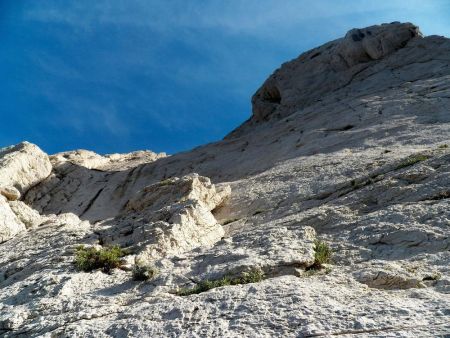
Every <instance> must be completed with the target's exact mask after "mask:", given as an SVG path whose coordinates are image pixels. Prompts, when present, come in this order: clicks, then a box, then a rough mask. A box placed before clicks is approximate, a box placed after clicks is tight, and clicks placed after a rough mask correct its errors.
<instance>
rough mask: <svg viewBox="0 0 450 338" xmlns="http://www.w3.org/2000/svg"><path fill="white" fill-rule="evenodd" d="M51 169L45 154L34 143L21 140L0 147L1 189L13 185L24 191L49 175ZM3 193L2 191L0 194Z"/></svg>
mask: <svg viewBox="0 0 450 338" xmlns="http://www.w3.org/2000/svg"><path fill="white" fill-rule="evenodd" d="M51 170H52V165H51V163H50V160H49V159H48V156H47V154H45V153H44V152H43V151H42V150H41V149H39V148H38V147H37V146H35V145H34V144H31V143H28V142H23V143H20V144H18V145H16V146H11V147H7V148H2V149H0V185H1V186H2V187H4V188H0V190H2V191H7V190H3V189H5V188H7V189H9V190H11V187H14V188H16V189H17V190H19V192H20V193H24V192H25V191H27V189H29V188H31V187H32V186H34V185H36V184H37V183H39V182H40V181H42V180H43V179H45V178H46V177H47V176H48V175H50V172H51ZM4 194H5V193H4V192H2V195H4ZM15 194H16V193H15ZM13 199H14V198H13Z"/></svg>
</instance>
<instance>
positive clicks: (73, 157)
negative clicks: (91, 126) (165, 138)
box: [50, 149, 167, 171]
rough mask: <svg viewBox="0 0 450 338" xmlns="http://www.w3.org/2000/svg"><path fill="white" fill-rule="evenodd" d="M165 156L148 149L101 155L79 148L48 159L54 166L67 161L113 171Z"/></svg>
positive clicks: (90, 167) (86, 166)
mask: <svg viewBox="0 0 450 338" xmlns="http://www.w3.org/2000/svg"><path fill="white" fill-rule="evenodd" d="M166 156H167V155H166V154H165V153H159V154H157V153H154V152H152V151H148V150H145V151H135V152H132V153H128V154H108V155H104V156H102V155H99V154H96V153H94V152H93V151H88V150H83V149H80V150H75V151H67V152H64V153H58V154H55V155H52V156H50V160H51V162H52V164H53V165H54V166H56V167H57V166H61V165H63V164H64V163H67V162H69V163H71V164H74V165H78V166H81V167H84V168H87V169H97V170H102V171H108V170H110V171H113V170H125V169H128V168H133V167H136V166H138V165H139V164H143V163H150V162H153V161H156V160H157V159H159V158H163V157H166Z"/></svg>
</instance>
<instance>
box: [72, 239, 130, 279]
mask: <svg viewBox="0 0 450 338" xmlns="http://www.w3.org/2000/svg"><path fill="white" fill-rule="evenodd" d="M123 256H125V252H124V251H123V250H122V249H121V248H120V247H119V246H117V245H116V246H112V247H105V248H101V249H97V248H95V247H89V248H86V247H85V246H84V245H80V246H79V247H77V251H76V255H75V265H76V267H77V269H78V270H81V271H85V272H89V271H93V270H96V269H101V270H102V271H103V272H105V273H109V272H110V271H111V270H112V269H114V268H118V267H120V266H121V265H122V263H121V260H120V258H121V257H123Z"/></svg>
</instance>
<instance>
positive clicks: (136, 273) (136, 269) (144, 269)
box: [132, 264, 158, 281]
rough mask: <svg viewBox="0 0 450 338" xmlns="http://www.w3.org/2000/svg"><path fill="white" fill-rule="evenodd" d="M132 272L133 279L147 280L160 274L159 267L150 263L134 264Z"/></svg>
mask: <svg viewBox="0 0 450 338" xmlns="http://www.w3.org/2000/svg"><path fill="white" fill-rule="evenodd" d="M132 273H133V280H135V281H146V280H152V279H154V278H155V277H156V276H157V275H158V269H157V268H155V267H154V266H153V265H149V264H134V265H133V270H132Z"/></svg>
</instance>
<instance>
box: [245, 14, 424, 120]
mask: <svg viewBox="0 0 450 338" xmlns="http://www.w3.org/2000/svg"><path fill="white" fill-rule="evenodd" d="M421 36H422V34H421V33H420V31H419V29H418V27H417V26H415V25H413V24H410V23H391V24H384V25H380V26H371V27H367V28H364V29H352V30H351V31H349V32H348V33H347V34H346V35H345V37H344V38H342V39H338V40H335V41H333V42H329V43H327V44H325V45H323V46H321V47H318V48H316V49H313V50H311V51H308V52H306V53H304V54H302V55H300V56H299V57H298V58H297V59H295V60H293V61H290V62H288V63H285V64H283V66H282V67H281V68H280V69H278V70H276V71H275V73H274V74H273V75H271V76H270V77H269V78H268V79H267V80H266V82H265V83H264V84H263V85H262V87H261V88H260V89H258V91H257V92H256V93H255V95H254V96H253V98H252V106H253V116H252V120H254V121H264V120H268V119H271V118H279V117H285V116H287V115H289V114H291V113H293V112H295V111H296V110H299V109H301V108H304V107H306V106H307V105H309V104H311V103H313V102H315V101H317V100H319V99H320V98H322V97H323V96H324V95H326V94H328V93H329V92H332V91H335V90H337V89H339V88H342V87H344V86H345V85H346V84H348V82H349V81H351V80H352V78H353V77H354V76H355V75H356V74H358V73H360V72H361V71H363V70H364V69H366V68H367V67H368V66H369V65H370V62H371V61H373V60H379V59H381V58H384V57H387V56H389V55H391V54H392V53H394V52H395V51H396V50H398V49H400V48H403V47H405V46H406V44H407V43H408V42H409V41H410V40H412V39H415V38H420V37H421Z"/></svg>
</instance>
